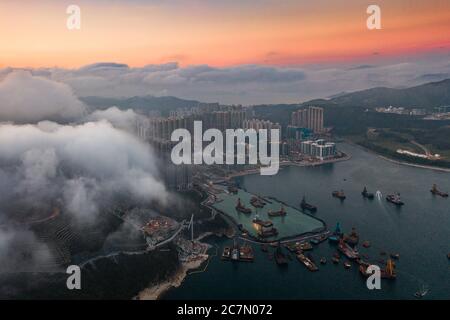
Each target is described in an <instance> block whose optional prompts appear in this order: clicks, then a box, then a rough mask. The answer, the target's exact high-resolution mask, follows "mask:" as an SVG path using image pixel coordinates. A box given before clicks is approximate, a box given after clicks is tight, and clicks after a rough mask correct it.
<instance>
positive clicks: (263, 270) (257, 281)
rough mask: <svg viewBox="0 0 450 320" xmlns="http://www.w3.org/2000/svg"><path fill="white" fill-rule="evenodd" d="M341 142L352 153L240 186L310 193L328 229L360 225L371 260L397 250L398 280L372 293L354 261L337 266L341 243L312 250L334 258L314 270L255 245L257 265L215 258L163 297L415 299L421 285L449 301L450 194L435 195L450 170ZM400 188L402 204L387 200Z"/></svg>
mask: <svg viewBox="0 0 450 320" xmlns="http://www.w3.org/2000/svg"><path fill="white" fill-rule="evenodd" d="M339 147H340V148H341V149H342V150H343V151H344V152H346V153H348V154H350V155H351V156H352V158H351V159H350V160H348V161H344V162H338V163H333V164H327V165H323V166H318V167H289V168H284V169H283V170H281V171H280V172H279V173H278V175H276V176H260V175H251V176H245V177H242V178H240V179H241V185H242V187H244V188H245V189H247V190H248V191H249V192H252V193H255V194H258V195H261V196H273V197H275V198H277V199H279V200H281V201H283V202H285V203H287V204H289V205H292V206H296V207H298V206H299V202H300V201H301V198H302V196H303V195H305V196H306V197H307V200H308V202H309V203H312V204H314V205H317V207H318V211H317V213H315V215H316V216H317V217H319V218H321V219H323V220H324V221H325V222H326V223H327V226H328V227H329V228H330V229H333V228H334V225H335V224H336V222H340V224H341V228H342V229H343V231H344V232H350V230H351V228H352V227H355V228H356V230H357V231H358V233H359V235H360V243H361V242H362V241H364V240H368V241H370V243H371V244H372V246H371V247H370V248H367V249H366V248H363V247H362V246H361V245H360V246H359V250H360V252H361V253H363V254H367V255H368V256H369V258H370V259H369V261H371V262H375V263H377V262H378V261H380V260H381V259H384V260H385V259H387V256H382V255H380V252H382V251H385V252H387V254H389V253H399V254H400V259H399V260H398V261H396V265H397V268H396V270H397V279H396V280H395V281H389V280H382V287H381V290H368V289H367V287H366V283H365V279H364V278H363V277H362V276H361V275H360V274H359V271H358V269H357V266H356V265H355V264H353V265H352V267H351V268H350V269H345V268H344V267H343V265H342V260H341V263H340V264H339V265H334V264H332V263H331V261H330V260H331V259H330V258H331V257H332V255H333V253H335V252H336V247H335V246H334V245H332V244H329V243H328V242H324V243H322V244H320V245H319V246H316V248H315V249H314V250H313V251H312V255H313V257H314V258H315V260H316V262H318V260H319V259H320V257H322V256H324V257H326V258H327V259H328V263H327V264H326V265H319V264H318V266H319V271H318V272H315V273H312V272H309V271H308V270H307V269H306V268H305V267H304V266H303V265H302V264H300V263H299V262H298V261H297V260H296V259H293V260H292V261H290V263H289V265H288V266H287V267H286V268H280V267H278V266H277V265H276V264H275V262H274V261H270V260H269V259H268V258H267V254H266V253H264V252H262V251H261V250H260V248H259V247H258V246H254V251H255V262H253V263H223V262H222V261H221V260H220V259H219V258H217V257H215V258H213V259H212V260H211V262H210V264H209V267H208V269H207V271H206V272H203V273H198V274H193V275H190V276H188V277H187V278H186V279H185V281H184V283H183V284H182V286H181V287H179V288H177V289H173V290H170V291H169V292H167V293H166V294H165V295H164V299H414V293H415V292H416V291H417V290H418V289H419V288H420V287H421V286H422V285H426V286H427V287H428V288H429V292H428V294H427V295H426V296H425V297H424V298H423V299H450V281H449V279H450V261H449V259H448V258H447V254H448V253H449V252H450V199H449V198H447V199H444V198H441V197H437V196H433V195H432V194H431V193H430V188H431V186H432V184H433V183H436V184H437V185H438V186H439V188H440V189H442V190H444V191H450V173H447V172H439V171H433V170H429V169H421V168H415V167H409V166H404V165H399V164H396V163H392V162H389V161H386V160H384V159H382V158H380V157H379V156H377V155H375V154H372V153H369V152H366V151H364V150H362V149H360V148H357V147H355V146H352V145H348V144H342V145H340V146H339ZM364 186H366V187H367V189H368V190H369V192H374V193H375V192H376V191H378V190H379V191H380V192H381V193H382V194H383V197H382V198H381V199H377V198H376V199H374V200H368V199H364V198H363V197H362V196H361V191H362V189H363V187H364ZM340 189H343V190H344V192H345V193H346V196H347V199H346V200H345V201H343V202H341V201H339V200H338V199H336V198H333V197H332V196H331V192H332V191H333V190H340ZM394 192H400V193H401V197H402V200H403V201H404V202H405V205H404V206H403V207H401V208H397V207H395V206H394V205H392V204H390V203H388V202H386V200H385V196H386V194H388V193H394ZM208 242H210V243H211V244H213V245H216V246H218V247H219V249H222V248H223V246H224V245H229V244H230V243H231V241H230V240H229V239H225V238H216V237H214V238H210V239H209V240H208ZM271 250H273V249H271ZM379 264H381V262H380V263H379Z"/></svg>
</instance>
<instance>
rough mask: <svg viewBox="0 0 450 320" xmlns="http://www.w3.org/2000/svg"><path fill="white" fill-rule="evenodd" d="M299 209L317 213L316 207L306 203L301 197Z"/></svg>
mask: <svg viewBox="0 0 450 320" xmlns="http://www.w3.org/2000/svg"><path fill="white" fill-rule="evenodd" d="M300 207H301V208H302V209H303V210H308V211H309V212H316V211H317V207H316V206H313V205H312V204H309V203H307V202H306V199H305V197H303V199H302V202H300Z"/></svg>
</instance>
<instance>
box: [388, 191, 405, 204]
mask: <svg viewBox="0 0 450 320" xmlns="http://www.w3.org/2000/svg"><path fill="white" fill-rule="evenodd" d="M386 200H387V201H388V202H390V203H393V204H395V205H396V206H398V207H400V206H402V205H404V204H405V203H404V202H403V201H402V200H401V199H400V193H397V194H388V195H387V197H386Z"/></svg>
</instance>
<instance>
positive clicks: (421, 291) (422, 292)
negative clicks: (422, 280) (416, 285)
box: [414, 285, 429, 299]
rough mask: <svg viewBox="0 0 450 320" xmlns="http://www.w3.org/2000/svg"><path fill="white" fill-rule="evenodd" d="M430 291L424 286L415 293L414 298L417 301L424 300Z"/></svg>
mask: <svg viewBox="0 0 450 320" xmlns="http://www.w3.org/2000/svg"><path fill="white" fill-rule="evenodd" d="M428 291H429V289H428V288H427V287H425V285H423V286H422V287H421V288H420V289H419V290H417V291H416V293H414V297H416V298H417V299H422V298H423V297H424V296H426V294H427V293H428Z"/></svg>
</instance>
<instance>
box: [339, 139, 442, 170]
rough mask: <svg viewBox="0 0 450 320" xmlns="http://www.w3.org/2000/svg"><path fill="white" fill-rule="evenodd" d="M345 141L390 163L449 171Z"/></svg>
mask: <svg viewBox="0 0 450 320" xmlns="http://www.w3.org/2000/svg"><path fill="white" fill-rule="evenodd" d="M345 143H348V144H351V145H352V146H355V147H357V148H360V149H362V150H364V151H366V152H369V153H371V154H374V155H376V156H378V157H380V158H381V159H383V160H386V161H389V162H392V163H396V164H399V165H403V166H408V167H413V168H419V169H427V170H433V171H440V172H449V173H450V169H448V168H442V167H435V166H429V165H426V164H418V163H412V162H406V161H402V160H396V159H392V158H389V157H387V156H385V155H383V154H381V153H378V152H376V151H374V150H372V149H369V148H366V147H364V146H361V145H359V144H357V143H355V142H353V141H350V140H345Z"/></svg>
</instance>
